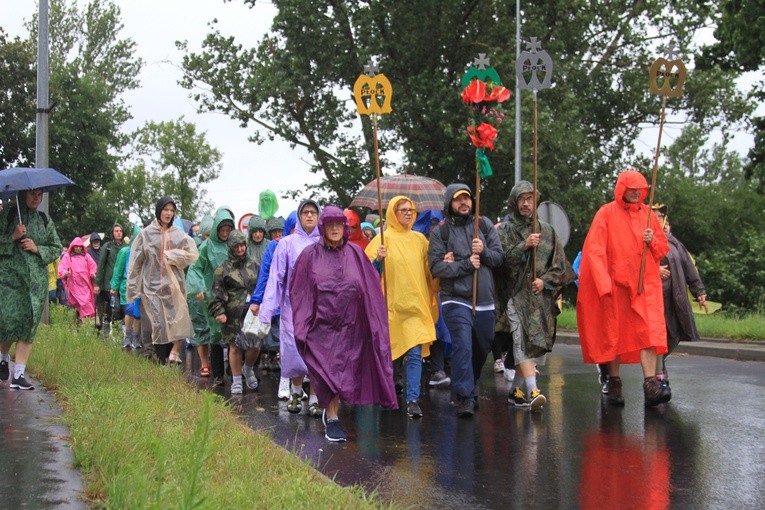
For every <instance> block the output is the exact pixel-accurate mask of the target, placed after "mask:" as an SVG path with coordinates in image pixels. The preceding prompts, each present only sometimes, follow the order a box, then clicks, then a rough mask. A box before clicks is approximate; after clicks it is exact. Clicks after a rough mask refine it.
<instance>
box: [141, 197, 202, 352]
mask: <svg viewBox="0 0 765 510" xmlns="http://www.w3.org/2000/svg"><path fill="white" fill-rule="evenodd" d="M175 210H176V206H175V202H174V201H173V199H172V198H170V197H162V198H160V199H159V200H158V201H157V206H156V209H155V216H156V219H155V220H154V221H153V222H152V223H151V224H150V225H149V226H147V227H146V228H145V229H143V230H142V231H141V233H140V234H139V235H138V237H137V238H136V239H135V241H133V247H132V248H131V250H130V264H129V266H128V280H127V300H128V302H130V301H134V300H135V299H137V298H138V297H140V298H141V325H142V329H143V328H145V332H146V333H149V332H150V335H143V337H144V341H147V340H148V339H147V338H146V337H147V336H149V338H150V339H151V343H152V344H153V345H154V350H155V353H156V355H157V357H158V358H159V361H160V363H163V364H164V363H166V362H167V358H168V356H169V355H170V351H171V350H172V347H173V342H178V341H181V340H183V339H184V338H187V337H190V336H192V335H193V334H194V329H193V327H192V325H191V318H190V317H189V307H188V305H187V303H186V280H185V278H184V274H183V270H184V268H186V267H187V266H188V265H189V264H191V263H192V262H194V261H195V260H196V259H197V257H198V256H199V252H198V251H197V247H196V244H195V243H194V240H193V239H192V238H191V237H189V236H188V235H186V233H185V232H183V231H182V230H181V229H179V228H178V227H176V226H174V225H173V219H174V218H175Z"/></svg>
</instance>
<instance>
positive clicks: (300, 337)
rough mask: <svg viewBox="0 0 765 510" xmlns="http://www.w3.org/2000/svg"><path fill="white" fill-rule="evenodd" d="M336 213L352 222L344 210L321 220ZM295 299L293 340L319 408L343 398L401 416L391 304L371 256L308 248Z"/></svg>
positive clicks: (295, 278) (297, 272)
mask: <svg viewBox="0 0 765 510" xmlns="http://www.w3.org/2000/svg"><path fill="white" fill-rule="evenodd" d="M326 210H329V212H326ZM335 214H339V215H341V217H342V218H343V221H344V220H345V217H344V216H342V211H341V210H340V209H339V208H335V207H331V206H330V207H327V208H326V209H325V212H324V213H322V216H323V217H324V218H325V219H329V218H330V217H331V216H334V215H335ZM338 219H340V218H339V217H338ZM320 221H321V220H320ZM287 239H289V238H287ZM281 242H284V241H281ZM289 295H290V296H292V297H291V306H290V307H289V312H290V319H291V324H294V340H293V341H294V343H295V345H296V350H297V351H298V352H299V353H300V355H301V356H302V357H303V359H304V360H305V365H306V366H307V369H308V375H309V376H310V378H311V388H312V390H313V391H314V392H315V393H316V396H317V398H318V400H319V405H321V406H327V405H328V404H329V402H330V400H331V399H332V398H333V397H334V396H335V395H339V397H340V399H341V400H342V401H343V402H346V403H348V404H359V405H361V404H380V405H382V406H384V407H390V408H394V409H395V408H396V407H397V399H396V390H395V388H394V385H393V364H392V363H391V353H390V341H389V340H388V324H387V318H386V316H385V298H384V297H383V295H382V288H381V286H380V283H379V276H378V274H377V271H375V270H374V268H373V267H372V265H371V264H370V263H369V261H368V260H366V257H365V256H364V254H363V253H361V251H360V250H359V249H358V248H356V247H355V246H353V245H351V244H349V243H346V244H344V245H342V246H341V247H340V248H339V249H336V250H329V249H326V248H325V247H324V246H323V245H321V244H313V245H309V246H307V247H306V248H305V249H304V250H303V251H302V253H301V254H300V257H299V258H298V260H297V262H296V264H295V267H294V269H293V271H292V278H291V281H290V285H289ZM285 309H286V307H285V308H282V311H283V312H284V311H285ZM293 318H294V323H293V322H292V319H293ZM282 324H284V315H282ZM282 331H283V330H282ZM283 347H284V344H282V348H283ZM282 360H284V354H283V353H282ZM282 375H283V376H284V375H285V372H284V361H282Z"/></svg>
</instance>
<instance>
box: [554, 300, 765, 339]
mask: <svg viewBox="0 0 765 510" xmlns="http://www.w3.org/2000/svg"><path fill="white" fill-rule="evenodd" d="M693 318H694V319H695V320H696V329H698V330H699V335H701V336H703V337H711V338H726V339H732V340H759V341H763V340H765V316H763V315H761V314H755V313H753V314H750V315H746V316H744V317H729V316H726V315H725V314H722V313H719V312H718V313H715V314H710V315H700V314H695V315H694V316H693ZM558 328H560V329H573V330H575V329H576V310H575V309H574V307H573V306H570V305H567V306H566V307H565V308H564V310H563V312H562V313H561V314H560V315H559V316H558Z"/></svg>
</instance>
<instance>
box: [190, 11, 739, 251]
mask: <svg viewBox="0 0 765 510" xmlns="http://www.w3.org/2000/svg"><path fill="white" fill-rule="evenodd" d="M244 1H245V3H248V4H251V5H256V4H257V3H256V2H253V1H251V0H249V1H248V0H244ZM273 4H274V5H275V6H276V7H277V9H278V13H277V15H276V17H275V18H274V23H273V30H272V32H271V33H270V34H268V35H267V36H265V37H264V38H263V40H262V41H261V42H260V44H259V45H258V46H257V47H256V48H245V47H243V46H242V45H240V44H238V43H237V42H236V40H235V39H234V38H233V37H229V36H226V35H224V34H223V33H222V32H221V30H220V28H218V27H217V25H216V24H214V23H213V25H212V28H213V31H212V32H211V33H210V34H209V35H208V36H207V38H206V39H205V40H204V43H203V48H202V51H201V52H199V53H192V52H187V54H186V56H185V58H184V61H183V65H184V68H185V71H186V74H185V78H184V80H183V85H184V86H186V87H187V88H189V89H193V95H194V97H195V98H196V100H197V101H198V103H199V108H200V110H203V111H220V112H224V113H226V114H228V115H230V116H231V117H232V118H235V119H237V120H238V121H239V122H240V123H241V124H242V126H243V127H248V126H249V127H250V128H254V130H253V133H252V136H251V139H252V140H253V141H255V142H263V141H265V140H267V139H269V138H271V139H273V138H276V137H278V138H281V139H284V140H287V141H289V142H291V143H292V144H293V145H302V146H304V147H306V148H307V149H308V150H309V152H310V153H311V154H312V156H313V158H314V159H313V171H315V172H319V173H321V175H322V176H323V177H324V179H323V181H322V182H321V184H320V185H319V188H320V189H321V190H322V191H323V192H324V193H325V194H326V195H328V196H329V198H331V199H333V200H338V201H339V202H340V203H342V204H345V205H347V204H348V203H349V202H350V199H351V198H352V197H353V195H354V194H355V192H356V191H357V190H358V189H360V187H361V186H362V185H363V184H364V183H366V182H368V181H369V180H371V179H372V178H373V177H374V172H373V168H374V167H373V158H372V135H371V126H370V124H369V119H368V118H367V117H362V118H361V119H359V118H358V117H357V115H356V114H355V111H354V107H353V102H352V97H351V90H352V87H353V83H354V81H355V79H356V78H357V77H358V75H359V74H360V73H361V72H362V69H363V66H364V64H365V63H366V62H367V61H368V60H369V59H372V60H374V61H375V63H377V64H379V66H380V70H381V72H384V73H385V74H386V76H387V77H388V78H389V79H390V80H391V82H392V84H393V87H394V93H393V113H391V114H390V115H386V116H383V117H381V119H380V133H381V140H380V146H381V150H382V154H383V156H386V155H388V156H392V155H393V154H397V155H402V156H403V157H399V158H397V159H399V160H401V163H400V164H399V165H394V164H393V163H392V161H393V160H394V158H392V157H389V158H388V160H387V163H386V162H385V161H386V160H384V168H385V170H386V171H387V173H392V172H393V171H408V172H410V173H416V174H422V175H428V176H430V177H434V178H437V179H439V180H441V181H444V182H453V181H464V182H468V183H470V184H471V186H472V185H474V179H475V178H474V175H475V171H474V168H475V162H474V156H473V150H472V149H471V146H470V142H469V140H468V137H467V135H466V132H465V127H466V125H467V121H468V115H469V112H468V109H467V108H466V107H465V106H464V105H463V104H462V103H461V101H460V80H461V77H462V75H463V73H464V72H465V70H466V68H467V66H468V65H469V64H470V63H471V62H472V61H473V59H474V58H475V57H476V56H477V54H478V53H486V54H488V55H489V57H490V58H491V63H492V65H493V66H494V67H495V68H496V69H497V70H498V72H499V74H500V76H501V77H503V79H504V81H505V83H506V84H509V85H510V86H512V84H513V82H514V69H515V68H514V65H515V41H514V37H515V31H514V30H513V28H514V26H515V3H514V2H505V1H493V2H478V1H471V2H464V1H459V0H422V1H420V2H418V4H417V9H412V8H411V5H409V4H407V3H405V2H394V1H390V0H381V1H369V2H347V1H342V0H335V1H331V2H319V1H317V0H313V1H295V0H276V1H274V2H273ZM714 6H715V2H712V1H705V2H697V1H693V2H691V1H679V2H672V3H671V4H669V5H667V4H666V3H665V2H659V1H640V2H632V1H629V2H628V1H619V2H568V1H562V0H547V1H544V2H527V3H525V5H524V12H523V22H524V26H523V36H524V38H525V39H527V40H528V37H529V36H531V35H534V36H537V37H539V38H540V39H541V41H542V43H543V48H544V49H545V50H546V51H548V52H549V53H550V55H552V56H553V58H554V60H555V64H556V67H555V69H556V70H555V76H554V82H555V85H554V87H553V88H552V89H550V90H545V91H542V92H541V93H540V95H539V98H540V99H539V119H540V121H539V124H540V134H539V185H540V190H541V191H542V193H543V196H544V197H545V198H551V199H553V200H555V201H557V202H559V203H561V204H562V205H563V206H564V208H565V209H566V210H567V211H568V212H569V215H570V216H571V219H572V223H573V225H574V239H573V243H574V245H575V246H576V245H581V242H582V240H583V236H584V231H585V229H586V225H587V224H588V223H589V220H590V219H591V217H592V215H593V214H594V211H595V210H596V208H597V206H598V205H599V204H601V203H603V202H604V201H606V200H607V199H608V198H609V195H610V189H611V187H612V186H613V182H614V180H615V176H616V174H617V173H618V171H620V170H621V169H622V168H624V167H625V166H628V165H635V164H636V163H638V162H640V161H639V160H638V159H637V158H636V157H635V151H634V149H633V143H634V141H635V140H636V138H637V137H638V135H639V133H640V132H641V129H642V128H643V127H645V126H647V125H652V124H656V123H657V121H658V113H659V110H660V108H659V105H660V101H658V100H657V98H656V97H655V96H650V95H649V94H648V92H647V81H648V77H647V66H648V65H649V63H650V62H651V61H652V60H653V59H654V58H655V57H656V56H657V55H658V52H657V49H656V47H657V46H658V45H659V44H667V43H670V42H675V43H679V45H680V47H681V48H682V52H683V55H684V56H685V57H687V58H686V60H689V61H691V60H692V56H693V51H694V48H693V46H692V37H693V35H694V33H695V30H696V29H697V28H699V27H701V26H703V25H704V24H705V23H707V22H708V21H709V17H710V15H711V13H712V12H713V9H714ZM181 47H185V46H184V45H183V44H181ZM690 68H691V73H690V74H691V76H690V77H689V79H688V83H689V87H688V93H687V94H686V96H685V97H683V98H682V99H680V100H675V101H672V102H671V103H670V108H671V113H673V114H674V115H675V116H676V117H677V118H679V119H680V121H681V122H688V123H692V124H694V125H698V126H705V127H706V129H707V130H709V129H711V128H714V127H716V126H720V125H731V124H735V123H739V122H741V119H742V116H744V115H746V114H747V113H748V112H749V111H751V106H750V105H747V103H746V102H745V101H744V100H743V98H742V97H741V95H740V94H739V93H737V92H736V90H735V86H734V84H733V81H732V80H730V77H729V76H728V75H724V73H725V72H728V73H731V72H732V71H721V70H719V69H716V70H714V72H712V71H709V72H701V71H696V70H694V69H693V67H692V66H690ZM691 83H694V84H698V85H697V86H691V85H690V84H691ZM721 98H725V101H722V102H721V101H720V99H721ZM531 112H532V102H531V97H530V94H528V93H524V95H523V118H524V122H523V127H522V129H523V133H522V135H523V139H524V142H525V143H524V147H523V154H522V156H523V172H522V173H523V177H524V178H527V179H531V170H532V165H531V161H532V157H531V156H532V154H531V143H530V141H531V139H532V136H531V122H530V120H531V118H532V116H531ZM513 139H514V126H513V125H512V123H511V122H507V123H506V124H505V125H503V126H502V127H501V129H500V137H499V141H498V146H497V148H496V150H495V151H494V152H493V153H491V154H490V159H491V161H492V166H493V167H494V168H495V176H494V177H492V178H490V179H489V180H487V181H485V182H484V183H483V194H482V200H481V203H482V205H483V210H484V211H485V212H488V213H489V214H490V215H492V216H497V215H499V214H500V213H501V212H502V209H503V204H504V200H505V199H506V197H507V195H508V194H509V189H510V187H511V186H512V184H513V181H514V170H513V160H514V144H513ZM310 191H311V192H315V191H316V190H310Z"/></svg>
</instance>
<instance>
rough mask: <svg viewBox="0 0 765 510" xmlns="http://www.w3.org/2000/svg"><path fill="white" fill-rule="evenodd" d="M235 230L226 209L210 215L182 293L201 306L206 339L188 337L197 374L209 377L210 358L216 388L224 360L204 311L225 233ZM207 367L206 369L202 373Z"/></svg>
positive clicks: (214, 325)
mask: <svg viewBox="0 0 765 510" xmlns="http://www.w3.org/2000/svg"><path fill="white" fill-rule="evenodd" d="M234 228H235V223H234V215H233V214H232V213H231V211H230V210H229V209H228V208H225V207H221V208H219V209H218V210H217V211H215V214H214V215H213V224H212V229H211V231H210V237H208V238H207V240H205V241H204V242H202V244H201V245H200V246H199V259H197V261H196V262H195V263H194V264H193V265H192V266H191V267H190V268H189V271H188V274H187V275H186V286H187V288H186V292H187V294H188V296H190V297H191V296H193V297H194V299H195V300H196V301H199V302H202V303H204V313H205V317H206V318H207V323H208V325H209V327H210V335H209V337H208V338H199V337H192V338H191V339H190V340H191V342H192V344H193V343H195V342H199V343H196V344H195V346H196V347H197V352H198V354H199V358H200V360H203V361H202V367H201V370H200V375H201V376H202V377H209V375H210V368H208V366H207V356H208V354H209V356H210V365H212V367H211V368H212V376H213V378H214V381H215V384H216V385H219V386H220V385H223V384H224V379H223V375H224V360H223V346H222V344H221V337H220V324H218V322H217V321H215V319H214V318H213V317H210V314H209V312H208V311H207V308H208V306H209V303H210V300H211V299H212V296H211V294H210V292H211V290H212V284H213V276H214V274H215V270H216V269H217V268H218V266H220V265H221V264H222V263H223V261H224V260H226V259H227V258H228V246H227V245H226V241H227V240H228V236H229V234H231V231H233V230H234ZM205 368H207V370H205Z"/></svg>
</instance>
